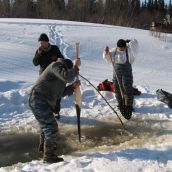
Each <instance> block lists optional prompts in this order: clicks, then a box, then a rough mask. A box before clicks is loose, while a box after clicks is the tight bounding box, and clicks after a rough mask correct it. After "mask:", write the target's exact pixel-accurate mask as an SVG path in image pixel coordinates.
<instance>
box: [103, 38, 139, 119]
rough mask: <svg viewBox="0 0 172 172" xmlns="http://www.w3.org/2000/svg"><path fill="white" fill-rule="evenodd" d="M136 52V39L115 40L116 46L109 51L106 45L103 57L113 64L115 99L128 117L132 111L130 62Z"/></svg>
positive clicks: (122, 112) (128, 117)
mask: <svg viewBox="0 0 172 172" xmlns="http://www.w3.org/2000/svg"><path fill="white" fill-rule="evenodd" d="M137 52H138V42H137V40H135V39H133V40H123V39H119V40H118V41H117V48H114V49H112V50H111V51H109V47H106V48H105V50H104V53H103V57H104V58H105V59H106V60H107V61H108V62H110V63H112V64H113V68H114V72H113V81H114V85H115V94H116V100H117V102H118V107H119V110H120V112H121V114H122V115H123V116H124V117H125V118H126V119H128V120H129V119H130V118H131V116H132V111H133V74H132V66H131V64H132V63H133V62H134V59H135V56H136V54H137Z"/></svg>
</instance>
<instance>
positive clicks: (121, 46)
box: [117, 39, 126, 48]
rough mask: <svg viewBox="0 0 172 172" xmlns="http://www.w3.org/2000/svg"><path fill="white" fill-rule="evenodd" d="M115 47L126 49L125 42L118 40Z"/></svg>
mask: <svg viewBox="0 0 172 172" xmlns="http://www.w3.org/2000/svg"><path fill="white" fill-rule="evenodd" d="M117 47H119V48H125V47H126V41H125V40H123V39H119V40H118V42H117Z"/></svg>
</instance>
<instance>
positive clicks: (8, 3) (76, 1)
mask: <svg viewBox="0 0 172 172" xmlns="http://www.w3.org/2000/svg"><path fill="white" fill-rule="evenodd" d="M65 2H66V1H65V0H0V17H1V18H3V17H4V18H43V19H57V20H72V21H81V22H93V23H102V24H112V25H120V26H127V27H137V28H146V27H148V26H149V25H150V23H151V22H152V21H161V20H162V19H163V18H164V17H165V16H166V15H167V14H169V16H172V3H171V0H170V2H169V4H165V2H164V0H145V1H144V2H141V1H140V0H68V3H67V4H66V3H65Z"/></svg>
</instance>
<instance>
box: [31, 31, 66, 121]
mask: <svg viewBox="0 0 172 172" xmlns="http://www.w3.org/2000/svg"><path fill="white" fill-rule="evenodd" d="M38 41H39V43H40V47H39V48H38V49H37V50H36V53H35V56H34V58H33V64H34V65H35V66H38V65H40V70H39V74H41V73H42V72H43V71H44V70H45V69H46V68H47V66H48V65H49V64H51V63H52V62H54V61H57V59H59V58H62V59H64V57H63V55H62V54H61V52H60V50H59V48H58V47H57V46H56V45H51V44H50V43H49V38H48V36H47V35H46V34H45V33H42V34H41V35H40V36H39V38H38ZM60 102H61V99H59V100H57V102H56V106H55V107H54V115H55V116H56V117H57V119H60V114H59V113H60Z"/></svg>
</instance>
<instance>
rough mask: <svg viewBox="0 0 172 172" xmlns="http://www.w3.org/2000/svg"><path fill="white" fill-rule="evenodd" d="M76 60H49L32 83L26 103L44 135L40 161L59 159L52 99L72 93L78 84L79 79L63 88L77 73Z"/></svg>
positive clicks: (58, 160) (52, 161)
mask: <svg viewBox="0 0 172 172" xmlns="http://www.w3.org/2000/svg"><path fill="white" fill-rule="evenodd" d="M80 64H81V62H80V60H79V59H76V60H75V61H74V64H73V63H72V61H71V60H70V59H58V60H57V61H56V62H52V63H51V64H50V65H49V66H48V67H47V68H46V69H45V70H44V71H43V73H42V74H41V75H40V76H39V78H38V80H37V82H36V83H35V84H34V86H33V88H32V90H31V93H30V98H29V106H30V108H31V110H32V112H33V114H34V116H35V118H36V119H37V121H38V123H39V126H40V129H41V132H42V133H43V134H44V136H45V139H44V140H43V146H44V147H43V150H42V151H43V160H44V162H49V163H54V162H60V161H63V158H60V157H58V156H57V155H56V150H57V146H58V145H57V143H56V142H57V132H58V125H57V122H56V120H55V117H54V115H53V110H52V109H54V107H55V106H56V101H57V100H58V99H61V98H62V97H64V96H66V95H71V94H73V91H74V89H75V88H76V87H77V86H78V85H80V81H75V82H73V84H71V85H69V86H67V87H66V84H67V83H70V82H72V81H73V80H74V78H75V77H76V76H77V75H78V71H79V66H80Z"/></svg>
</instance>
